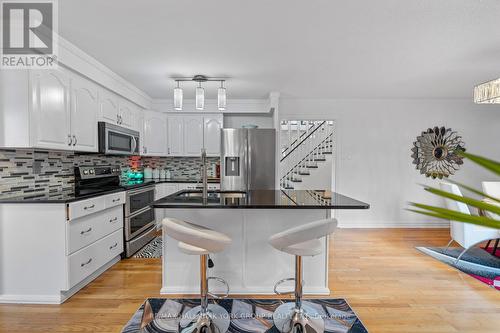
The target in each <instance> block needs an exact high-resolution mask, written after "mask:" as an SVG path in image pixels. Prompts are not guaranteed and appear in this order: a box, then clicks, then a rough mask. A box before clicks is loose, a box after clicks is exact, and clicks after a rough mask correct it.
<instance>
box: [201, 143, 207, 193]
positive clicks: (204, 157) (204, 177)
mask: <svg viewBox="0 0 500 333" xmlns="http://www.w3.org/2000/svg"><path fill="white" fill-rule="evenodd" d="M201 178H202V182H203V194H202V197H203V201H207V199H208V190H207V188H208V179H207V151H206V150H205V148H202V149H201Z"/></svg>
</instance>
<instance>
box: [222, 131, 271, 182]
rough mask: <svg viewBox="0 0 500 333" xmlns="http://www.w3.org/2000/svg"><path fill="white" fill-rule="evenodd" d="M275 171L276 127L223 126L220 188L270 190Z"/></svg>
mask: <svg viewBox="0 0 500 333" xmlns="http://www.w3.org/2000/svg"><path fill="white" fill-rule="evenodd" d="M275 173H276V130H274V129H246V128H241V129H240V128H225V129H222V132H221V190H222V191H248V190H272V189H274V188H275V185H276V184H275V181H276V178H275Z"/></svg>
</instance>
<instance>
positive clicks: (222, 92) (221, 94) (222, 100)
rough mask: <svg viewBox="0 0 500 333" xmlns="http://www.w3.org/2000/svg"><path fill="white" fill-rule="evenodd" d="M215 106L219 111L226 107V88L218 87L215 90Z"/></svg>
mask: <svg viewBox="0 0 500 333" xmlns="http://www.w3.org/2000/svg"><path fill="white" fill-rule="evenodd" d="M217 107H218V108H219V110H220V111H224V110H225V109H226V88H224V87H220V88H219V89H218V90H217Z"/></svg>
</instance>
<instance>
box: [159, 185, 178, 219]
mask: <svg viewBox="0 0 500 333" xmlns="http://www.w3.org/2000/svg"><path fill="white" fill-rule="evenodd" d="M178 190H179V186H178V185H177V184H172V183H160V184H156V186H155V200H159V199H161V198H164V197H166V196H169V195H170V194H173V193H175V192H177V191H178ZM155 214H156V216H155V218H156V225H157V226H158V227H160V225H161V221H162V220H163V219H164V218H165V212H164V210H163V209H155Z"/></svg>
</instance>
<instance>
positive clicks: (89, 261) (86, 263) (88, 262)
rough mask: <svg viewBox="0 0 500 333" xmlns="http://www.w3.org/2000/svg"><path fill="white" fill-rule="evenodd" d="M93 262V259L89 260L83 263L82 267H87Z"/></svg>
mask: <svg viewBox="0 0 500 333" xmlns="http://www.w3.org/2000/svg"><path fill="white" fill-rule="evenodd" d="M91 262H92V258H90V259H89V260H87V262H84V263H81V264H80V267H83V266H86V265H88V264H90V263H91Z"/></svg>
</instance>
